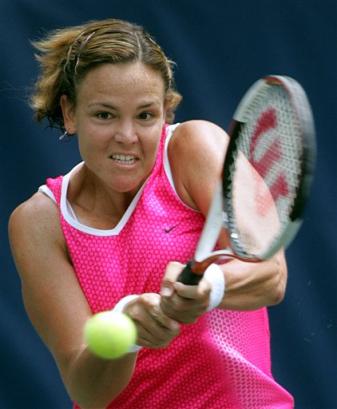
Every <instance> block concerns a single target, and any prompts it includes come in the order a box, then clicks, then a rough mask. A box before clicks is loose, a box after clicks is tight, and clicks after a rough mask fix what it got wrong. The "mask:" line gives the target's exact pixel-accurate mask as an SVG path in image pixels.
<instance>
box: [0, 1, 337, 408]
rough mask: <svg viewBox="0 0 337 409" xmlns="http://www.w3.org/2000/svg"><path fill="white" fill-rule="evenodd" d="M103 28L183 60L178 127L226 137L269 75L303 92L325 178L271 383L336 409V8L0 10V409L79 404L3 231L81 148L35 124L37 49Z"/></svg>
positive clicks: (284, 315) (36, 5)
mask: <svg viewBox="0 0 337 409" xmlns="http://www.w3.org/2000/svg"><path fill="white" fill-rule="evenodd" d="M106 17H117V18H122V19H127V20H130V21H133V22H136V23H139V24H141V25H144V26H145V27H146V29H147V30H148V31H150V32H151V33H152V34H153V35H154V36H155V38H156V39H157V40H158V42H159V43H160V44H161V45H162V46H163V48H164V50H165V51H166V53H167V54H168V55H169V57H170V58H171V59H173V60H175V61H176V62H177V68H176V82H177V87H178V89H179V90H180V92H181V93H182V94H183V95H184V101H183V103H182V105H181V107H180V109H179V111H178V115H177V120H178V121H184V120H186V119H193V118H204V119H208V120H210V121H214V122H215V123H217V124H218V125H220V126H222V127H224V128H226V127H227V125H228V123H229V121H230V118H231V115H232V113H233V110H234V109H235V107H236V104H237V103H238V101H239V100H240V98H241V96H242V94H243V92H244V91H245V90H246V88H247V87H248V86H249V85H250V84H251V83H252V82H254V81H255V80H256V79H258V78H259V77H261V76H263V75H266V74H270V73H272V74H286V75H290V76H292V77H294V78H296V79H297V80H298V81H299V82H300V83H301V84H302V85H303V87H304V88H305V89H306V91H307V94H308V96H309V98H310V101H311V105H312V108H313V111H314V116H315V121H316V129H317V141H318V162H317V171H316V176H315V180H314V185H313V189H312V196H311V199H310V202H309V204H308V207H307V209H306V213H305V222H304V225H303V228H302V230H301V231H300V233H299V235H298V236H297V238H296V240H295V242H294V243H293V244H292V245H291V247H290V248H289V249H288V251H287V256H288V264H289V283H288V289H287V295H286V298H285V300H284V301H283V303H282V304H280V305H278V306H276V307H272V308H270V321H271V329H272V355H273V373H274V376H275V378H276V379H277V380H278V381H279V382H280V383H281V384H282V385H283V386H284V387H286V388H287V389H288V390H289V391H290V392H291V393H292V394H293V395H294V396H295V400H296V408H298V409H336V408H337V397H336V386H337V385H336V382H337V372H336V364H337V359H336V358H337V356H336V348H337V331H336V316H337V307H336V293H337V284H336V272H337V263H336V255H337V251H336V250H337V248H336V228H337V220H336V215H337V206H336V204H337V197H336V191H337V177H336V176H337V166H336V154H337V149H336V147H337V144H336V127H335V126H334V124H335V121H336V117H337V115H336V114H337V104H336V102H337V51H336V50H337V41H336V40H337V28H336V27H337V2H336V0H320V1H316V0H273V1H267V0H255V1H249V0H236V1H231V0H228V1H221V0H209V1H207V2H205V1H201V0H176V1H173V0H171V1H169V0H166V1H165V0H147V1H141V0H128V1H125V0H121V1H119V0H95V1H90V0H82V1H80V0H65V1H61V0H59V1H57V0H53V1H51V0H45V1H42V0H1V2H0V50H1V65H0V106H1V110H0V123H1V129H2V131H1V139H0V163H1V175H0V177H1V181H0V209H1V217H0V240H1V246H0V266H1V270H0V271H1V286H0V310H1V314H0V347H1V348H0V350H1V360H0V376H1V377H0V408H1V409H19V408H20V409H21V408H23V409H42V408H43V409H66V408H70V407H71V403H70V401H69V398H68V397H67V395H66V393H65V390H64V388H63V386H62V383H61V381H60V378H59V375H58V372H57V369H56V367H55V364H54V363H53V360H52V358H51V356H50V355H49V353H48V351H47V350H46V348H45V347H44V346H43V344H42V343H41V341H40V339H39V338H38V336H37V335H36V333H35V332H34V330H33V328H32V326H31V324H30V322H29V321H28V318H27V316H26V314H25V311H24V307H23V304H22V300H21V293H20V281H19V278H18V276H17V273H16V270H15V267H14V265H13V261H12V259H11V255H10V250H9V245H8V239H7V221H8V217H9V215H10V212H11V211H12V210H13V209H14V208H15V207H16V206H17V205H18V204H19V203H20V202H22V201H24V200H25V199H27V198H28V197H29V196H31V195H32V193H33V192H35V190H36V189H37V188H38V186H39V185H41V184H43V183H44V181H45V178H46V177H48V176H56V175H58V174H61V173H64V172H67V171H68V170H69V169H70V168H71V167H72V166H73V165H74V164H75V163H76V162H77V161H78V160H79V156H78V153H77V147H76V142H75V141H73V142H69V143H61V142H59V141H58V136H59V133H58V132H57V131H55V130H52V129H50V128H48V127H47V124H44V125H42V126H41V125H38V124H36V123H35V122H34V121H33V119H32V112H31V110H30V109H29V107H28V105H27V103H26V101H27V96H28V95H29V91H30V88H31V86H32V85H33V82H34V79H35V78H36V75H37V64H36V62H35V61H34V58H33V48H32V46H31V44H30V41H31V40H34V39H35V40H36V39H38V38H40V37H41V36H42V35H44V33H46V32H47V31H48V30H50V29H55V28H60V27H63V26H67V25H73V24H80V23H82V22H85V21H87V20H91V19H101V18H106ZM55 319H57V317H55ZM177 409H179V408H177ZM191 409H193V408H191ZM233 409H234V408H233ZM235 409H239V408H235Z"/></svg>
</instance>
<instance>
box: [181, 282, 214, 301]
mask: <svg viewBox="0 0 337 409" xmlns="http://www.w3.org/2000/svg"><path fill="white" fill-rule="evenodd" d="M174 289H175V291H176V293H177V294H178V295H179V296H180V297H182V298H186V299H192V300H202V299H205V298H207V297H209V294H210V292H211V284H210V283H209V282H208V281H206V280H204V279H203V280H201V281H200V283H199V284H198V285H197V286H195V285H185V284H182V283H179V282H177V283H175V284H174Z"/></svg>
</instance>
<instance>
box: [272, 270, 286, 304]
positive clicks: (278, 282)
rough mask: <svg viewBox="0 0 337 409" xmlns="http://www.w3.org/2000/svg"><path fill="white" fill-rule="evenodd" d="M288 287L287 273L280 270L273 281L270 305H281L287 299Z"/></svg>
mask: <svg viewBox="0 0 337 409" xmlns="http://www.w3.org/2000/svg"><path fill="white" fill-rule="evenodd" d="M286 286H287V272H286V269H283V268H282V269H278V270H277V272H276V274H275V276H274V280H273V285H272V288H271V291H270V293H269V294H270V304H269V305H277V304H280V303H281V302H282V301H283V300H284V297H285V294H286Z"/></svg>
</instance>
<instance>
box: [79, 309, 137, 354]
mask: <svg viewBox="0 0 337 409" xmlns="http://www.w3.org/2000/svg"><path fill="white" fill-rule="evenodd" d="M136 338H137V331H136V326H135V324H134V322H133V321H132V320H131V319H130V318H129V317H128V316H127V315H125V314H122V313H117V312H112V311H104V312H100V313H98V314H95V315H93V316H92V317H91V318H89V319H88V321H87V322H86V324H85V326H84V340H85V342H86V344H87V346H88V349H89V350H90V351H91V352H92V353H93V354H95V355H97V356H98V357H100V358H104V359H115V358H119V357H121V356H123V355H125V354H126V353H127V352H128V351H129V348H130V347H131V346H132V345H134V344H135V343H136Z"/></svg>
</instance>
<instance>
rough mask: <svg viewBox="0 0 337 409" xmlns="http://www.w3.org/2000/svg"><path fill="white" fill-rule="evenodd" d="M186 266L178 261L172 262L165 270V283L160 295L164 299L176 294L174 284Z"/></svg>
mask: <svg viewBox="0 0 337 409" xmlns="http://www.w3.org/2000/svg"><path fill="white" fill-rule="evenodd" d="M183 267H184V264H181V263H179V262H178V261H171V262H170V263H168V265H167V266H166V269H165V273H164V277H163V281H162V284H161V290H160V295H161V296H162V297H170V296H171V295H172V294H173V293H174V283H175V282H176V281H177V278H178V276H179V274H180V273H181V271H182V269H183Z"/></svg>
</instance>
